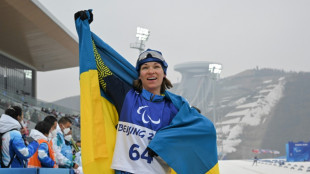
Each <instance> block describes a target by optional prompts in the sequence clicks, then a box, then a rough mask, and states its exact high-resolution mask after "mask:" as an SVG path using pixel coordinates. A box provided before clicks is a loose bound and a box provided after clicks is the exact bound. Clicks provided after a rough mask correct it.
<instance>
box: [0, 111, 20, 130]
mask: <svg viewBox="0 0 310 174" xmlns="http://www.w3.org/2000/svg"><path fill="white" fill-rule="evenodd" d="M21 128H22V126H21V125H20V123H19V122H18V121H17V120H15V119H14V118H13V117H11V116H9V115H6V114H2V116H1V118H0V133H4V132H7V131H9V130H12V129H17V130H20V129H21Z"/></svg>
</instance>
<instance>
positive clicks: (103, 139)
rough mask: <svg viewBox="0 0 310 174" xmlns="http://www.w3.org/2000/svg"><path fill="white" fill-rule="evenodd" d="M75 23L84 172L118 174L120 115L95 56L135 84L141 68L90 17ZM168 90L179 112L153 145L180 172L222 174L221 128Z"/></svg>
mask: <svg viewBox="0 0 310 174" xmlns="http://www.w3.org/2000/svg"><path fill="white" fill-rule="evenodd" d="M87 15H88V16H89V13H88V12H87ZM75 23H76V30H77V33H78V35H79V58H80V90H81V91H80V92H81V98H80V100H81V104H80V105H81V106H80V107H81V141H82V148H81V149H82V164H83V171H84V173H85V174H114V173H115V172H114V170H112V169H111V168H110V166H111V163H112V157H113V151H114V145H115V138H116V128H115V127H116V125H117V123H118V115H117V111H116V109H115V107H114V105H113V103H112V102H111V101H110V100H109V98H108V97H107V96H106V95H105V93H104V91H103V90H101V88H100V85H99V79H98V71H97V67H96V61H95V56H96V54H100V57H101V58H102V61H103V62H104V64H105V65H106V66H107V67H109V69H110V70H111V71H112V73H113V74H114V75H116V76H118V77H119V78H120V79H122V80H123V81H125V82H126V83H128V84H130V85H131V84H132V81H133V80H134V79H136V78H137V72H136V70H135V68H134V67H133V66H132V65H131V64H130V63H129V62H128V61H126V59H124V58H123V57H122V56H121V55H119V54H118V53H117V52H116V51H115V50H113V49H112V48H111V47H110V46H109V45H107V44H106V43H104V42H103V41H102V40H101V39H100V38H99V37H97V36H96V35H95V34H94V33H92V32H91V31H90V27H89V24H88V20H84V21H82V20H80V18H78V19H77V20H76V21H75ZM94 48H95V49H94ZM95 50H96V51H95ZM97 51H98V52H97ZM165 95H167V97H168V98H170V99H171V101H172V102H173V104H174V105H175V106H176V107H177V108H178V109H179V113H178V114H177V115H176V116H175V118H174V119H173V120H172V122H171V124H170V125H169V126H167V127H165V128H163V129H161V130H159V131H158V132H157V134H156V136H155V137H154V139H153V140H152V141H151V143H150V145H149V147H151V149H153V150H154V151H155V152H156V153H157V154H159V156H160V157H161V158H162V159H163V160H165V161H166V162H167V163H168V165H169V166H171V167H172V168H173V169H174V170H175V171H177V172H178V174H182V173H184V174H187V173H193V174H200V173H202V174H203V173H207V174H218V173H219V169H218V162H217V150H216V133H215V129H214V126H213V124H212V122H211V121H210V120H208V119H207V118H206V117H204V116H202V115H200V114H199V113H198V112H197V111H196V110H194V109H191V108H190V106H189V105H188V103H187V102H186V101H185V100H184V99H183V98H182V97H181V96H177V95H175V94H172V93H170V92H166V93H165ZM172 173H175V172H174V171H172Z"/></svg>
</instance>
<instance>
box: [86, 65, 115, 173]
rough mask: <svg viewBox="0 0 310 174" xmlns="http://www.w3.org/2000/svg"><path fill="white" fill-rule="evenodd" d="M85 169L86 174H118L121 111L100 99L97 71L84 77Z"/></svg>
mask: <svg viewBox="0 0 310 174" xmlns="http://www.w3.org/2000/svg"><path fill="white" fill-rule="evenodd" d="M80 92H81V96H80V100H81V101H80V107H81V144H82V148H81V150H82V165H83V171H84V173H85V174H114V173H115V172H114V170H112V169H111V163H112V157H113V151H114V145H115V139H116V129H115V125H116V124H117V122H118V116H117V111H116V109H115V107H114V105H112V104H111V103H110V102H109V101H108V100H106V99H105V98H104V97H102V96H101V95H100V88H99V80H98V72H97V70H89V71H86V72H83V73H82V74H81V75H80Z"/></svg>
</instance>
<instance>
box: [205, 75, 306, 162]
mask: <svg viewBox="0 0 310 174" xmlns="http://www.w3.org/2000/svg"><path fill="white" fill-rule="evenodd" d="M217 87H218V88H217V89H216V94H217V98H216V101H218V102H217V103H216V106H217V107H216V108H217V109H216V113H217V121H216V127H217V133H218V137H219V138H218V147H219V152H223V154H224V156H225V159H246V158H252V157H253V154H252V152H251V151H252V149H256V148H258V149H271V150H277V151H280V155H285V144H286V143H287V142H288V141H309V140H310V138H309V134H308V132H309V131H310V126H309V125H310V107H309V106H310V73H294V72H283V71H279V70H271V69H262V70H248V71H245V72H242V73H239V74H237V75H235V76H232V77H229V78H225V79H222V80H220V81H219V82H218V84H217ZM212 113H213V111H212V110H211V111H210V112H209V113H208V114H207V115H212ZM222 149H223V151H222Z"/></svg>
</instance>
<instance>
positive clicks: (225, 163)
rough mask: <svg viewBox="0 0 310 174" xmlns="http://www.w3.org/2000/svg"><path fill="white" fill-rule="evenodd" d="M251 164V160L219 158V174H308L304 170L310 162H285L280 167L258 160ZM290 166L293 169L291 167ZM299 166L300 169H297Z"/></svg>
mask: <svg viewBox="0 0 310 174" xmlns="http://www.w3.org/2000/svg"><path fill="white" fill-rule="evenodd" d="M252 164H253V161H251V160H220V161H219V167H220V174H303V173H304V174H310V170H309V172H306V170H307V169H308V167H310V162H294V163H292V162H289V163H288V162H287V163H285V165H283V166H281V167H279V165H278V164H277V163H271V162H269V163H266V162H264V163H262V162H258V163H257V166H256V165H254V166H252ZM294 165H295V167H294ZM301 166H304V167H301ZM286 167H287V168H286ZM292 167H294V169H291V168H292ZM299 168H301V169H302V170H298V169H299Z"/></svg>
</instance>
